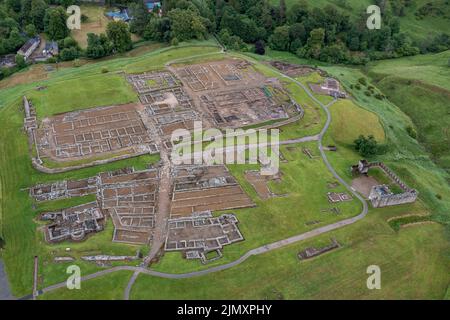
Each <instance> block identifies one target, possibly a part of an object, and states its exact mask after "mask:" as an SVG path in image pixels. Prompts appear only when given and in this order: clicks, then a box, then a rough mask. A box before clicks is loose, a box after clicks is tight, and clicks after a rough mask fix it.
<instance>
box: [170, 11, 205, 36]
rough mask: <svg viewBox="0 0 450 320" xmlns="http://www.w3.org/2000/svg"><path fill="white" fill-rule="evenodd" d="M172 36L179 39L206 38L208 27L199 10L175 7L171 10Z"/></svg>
mask: <svg viewBox="0 0 450 320" xmlns="http://www.w3.org/2000/svg"><path fill="white" fill-rule="evenodd" d="M168 16H169V19H170V25H171V38H177V39H178V40H179V41H186V40H190V39H194V38H195V39H204V38H205V35H206V27H205V25H204V24H203V21H202V19H201V17H200V16H199V15H198V13H197V12H195V11H192V10H182V9H178V8H177V9H173V10H171V11H170V12H169V15H168Z"/></svg>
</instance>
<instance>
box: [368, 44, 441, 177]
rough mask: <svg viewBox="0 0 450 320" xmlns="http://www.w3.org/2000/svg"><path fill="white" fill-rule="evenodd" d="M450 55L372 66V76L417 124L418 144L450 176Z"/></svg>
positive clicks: (426, 56) (428, 56)
mask: <svg viewBox="0 0 450 320" xmlns="http://www.w3.org/2000/svg"><path fill="white" fill-rule="evenodd" d="M449 60H450V51H446V52H442V53H439V54H434V55H423V56H416V57H410V58H402V59H396V60H390V61H379V62H375V63H371V64H370V66H369V72H368V74H369V76H370V77H371V78H372V79H373V80H374V81H376V82H377V86H378V87H379V88H380V89H381V90H382V91H383V92H384V94H386V95H387V97H388V98H389V100H391V101H392V102H394V103H395V104H396V105H397V106H399V107H400V108H401V109H402V111H403V112H405V113H406V114H407V115H408V116H409V117H410V118H411V120H412V121H413V122H414V125H415V126H416V129H417V133H418V140H419V142H420V143H421V144H422V145H423V146H424V147H425V148H426V149H427V151H428V152H429V153H430V154H431V156H432V158H433V160H434V161H435V162H436V163H437V164H438V165H439V166H440V167H442V168H444V169H445V170H447V172H449V173H450V104H449V103H448V101H449V100H450V82H449V81H448V79H450V66H449V65H448V62H449Z"/></svg>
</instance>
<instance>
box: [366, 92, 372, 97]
mask: <svg viewBox="0 0 450 320" xmlns="http://www.w3.org/2000/svg"><path fill="white" fill-rule="evenodd" d="M364 94H365V95H366V96H368V97H370V96H371V95H372V92H370V91H369V90H366V91H364Z"/></svg>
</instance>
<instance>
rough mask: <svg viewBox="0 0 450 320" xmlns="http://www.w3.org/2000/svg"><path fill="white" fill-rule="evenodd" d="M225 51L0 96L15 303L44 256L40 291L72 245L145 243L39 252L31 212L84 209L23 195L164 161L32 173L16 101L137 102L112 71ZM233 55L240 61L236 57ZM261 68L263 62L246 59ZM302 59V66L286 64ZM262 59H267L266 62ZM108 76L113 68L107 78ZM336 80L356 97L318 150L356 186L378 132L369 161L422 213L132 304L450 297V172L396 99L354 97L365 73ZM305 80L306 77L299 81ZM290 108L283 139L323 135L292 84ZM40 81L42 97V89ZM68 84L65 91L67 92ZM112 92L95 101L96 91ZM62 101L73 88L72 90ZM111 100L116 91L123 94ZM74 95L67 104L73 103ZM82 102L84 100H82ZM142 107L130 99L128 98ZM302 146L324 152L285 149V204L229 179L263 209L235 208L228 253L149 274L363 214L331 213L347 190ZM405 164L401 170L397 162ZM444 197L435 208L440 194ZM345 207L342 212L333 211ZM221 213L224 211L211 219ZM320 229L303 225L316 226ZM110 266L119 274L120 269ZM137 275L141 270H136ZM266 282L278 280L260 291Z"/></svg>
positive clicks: (168, 263)
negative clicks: (318, 250)
mask: <svg viewBox="0 0 450 320" xmlns="http://www.w3.org/2000/svg"><path fill="white" fill-rule="evenodd" d="M218 52H219V49H218V48H217V47H215V46H213V45H212V42H211V41H206V42H198V43H194V44H193V45H192V46H189V45H188V44H182V45H180V46H179V47H178V48H162V49H157V50H155V51H152V52H150V53H146V54H144V55H142V56H136V57H122V58H117V59H114V60H109V61H101V62H99V63H96V64H87V65H84V66H82V67H80V68H72V69H61V70H60V71H57V72H54V73H52V74H51V76H50V77H49V79H48V80H45V81H39V82H38V83H31V84H24V85H19V86H16V87H14V88H9V89H5V90H3V91H1V92H0V134H1V135H2V140H1V142H0V167H1V168H2V170H1V172H0V174H1V176H0V178H1V179H0V180H1V184H0V192H1V193H0V201H1V207H0V234H1V235H2V236H3V237H4V238H5V239H6V250H4V251H3V252H2V259H3V260H4V262H5V265H6V270H7V272H8V275H9V279H10V282H11V286H12V289H13V293H14V294H15V295H16V296H22V295H25V294H29V293H30V292H31V287H32V269H33V264H32V260H33V256H34V255H39V257H40V270H41V272H40V283H39V287H40V288H43V287H45V286H48V285H50V284H54V283H57V282H61V281H64V280H65V279H66V278H67V274H66V273H65V268H66V267H67V264H55V263H53V258H54V256H57V255H58V254H63V253H64V252H65V250H66V248H67V247H70V248H71V251H70V255H71V256H74V257H77V258H78V257H80V256H81V255H85V254H98V253H103V254H113V255H115V254H120V255H135V254H136V252H137V251H138V250H141V252H143V251H145V250H148V248H143V247H140V246H132V245H125V244H117V243H112V242H111V241H110V240H111V235H112V230H113V228H112V223H111V222H110V221H109V223H108V224H107V226H106V230H105V231H104V232H102V233H99V234H96V235H93V236H92V237H90V238H89V239H88V240H87V241H85V242H82V243H76V244H74V243H61V244H57V245H48V244H46V243H44V241H43V238H42V233H41V232H39V231H38V230H36V227H38V226H39V225H40V223H39V222H37V221H36V220H35V217H36V215H37V214H38V213H39V212H42V211H44V210H57V209H60V208H62V207H66V206H70V205H74V204H78V203H81V202H82V201H85V200H86V199H79V198H74V199H69V200H62V201H56V202H49V203H42V204H40V205H35V204H33V203H32V201H31V199H30V197H29V196H28V192H27V188H28V187H30V186H32V185H34V184H36V183H37V182H48V181H56V180H61V179H81V178H84V177H88V176H92V175H94V174H96V173H98V172H101V171H106V170H113V169H118V168H122V167H127V166H135V167H136V168H137V169H140V168H144V167H145V166H146V165H147V164H148V163H155V162H157V161H158V160H159V157H158V156H141V157H137V158H132V159H128V160H123V161H118V162H113V163H110V164H107V165H102V166H96V167H93V168H87V169H82V170H77V171H71V172H68V173H64V174H56V175H47V174H42V173H39V172H37V171H36V170H34V169H33V168H32V166H31V163H30V159H29V154H28V146H27V139H26V136H25V134H24V133H23V129H22V126H23V114H22V111H21V110H20V108H19V106H20V103H21V97H22V96H23V95H24V94H26V95H27V96H28V95H30V97H31V99H32V100H33V101H34V102H35V105H36V108H37V112H38V116H39V117H40V118H41V117H44V116H48V115H51V114H55V113H60V112H66V111H70V110H76V109H79V108H88V107H90V106H94V105H107V104H116V103H124V102H129V101H130V100H129V99H136V96H135V95H134V93H133V91H132V90H131V88H129V87H128V86H127V84H125V83H123V80H122V79H123V77H122V75H120V74H118V73H117V74H116V72H120V71H125V72H143V71H148V70H155V69H161V68H163V67H164V65H165V64H166V63H167V62H169V61H173V60H176V59H181V60H184V57H187V56H188V57H191V58H189V59H188V60H196V59H209V58H212V57H217V56H218ZM236 56H239V55H236ZM251 56H252V57H253V58H254V59H256V58H258V57H256V56H254V55H251ZM285 57H286V58H288V59H289V60H291V61H296V58H295V57H294V56H287V55H285ZM261 59H268V57H265V58H261ZM104 68H106V69H107V70H108V71H109V72H108V73H102V72H101V70H102V69H104ZM257 69H258V70H260V71H262V72H263V73H264V74H266V75H267V76H272V77H279V75H277V74H276V73H275V72H274V71H273V70H272V69H271V68H269V67H268V66H266V65H264V64H261V63H258V64H257ZM324 69H325V70H326V71H327V72H328V73H330V74H331V75H333V76H335V77H336V78H338V79H339V80H340V81H341V83H342V84H343V85H344V87H345V88H346V89H347V90H348V91H349V92H350V93H351V94H352V99H351V100H339V101H338V102H336V103H335V104H333V105H332V106H330V112H331V115H332V122H331V127H330V129H329V130H328V132H327V134H326V136H325V139H324V145H327V144H334V145H337V146H338V152H327V157H328V158H329V160H330V162H331V164H332V165H333V167H334V168H335V169H336V171H337V172H338V173H339V174H340V175H341V176H342V177H343V178H344V179H346V180H347V181H350V180H351V175H350V172H349V167H350V165H352V164H355V163H356V162H357V161H358V160H359V159H360V156H359V155H358V154H357V153H356V152H355V151H354V150H353V147H352V143H353V140H354V139H355V138H357V137H358V135H360V134H364V135H369V134H373V135H374V136H375V137H376V138H377V140H378V141H380V143H383V144H386V145H388V150H387V152H386V153H385V154H383V155H378V156H376V157H374V159H370V160H381V161H384V162H385V163H387V164H388V165H389V166H390V167H391V168H392V169H393V170H394V171H395V172H396V173H398V175H399V176H400V177H402V179H404V180H405V181H406V182H407V183H408V184H410V185H411V186H412V187H415V188H417V189H418V190H419V192H420V194H421V196H420V199H421V201H418V202H416V203H415V204H409V205H402V206H396V207H392V208H384V209H377V210H374V209H371V210H370V212H369V214H368V216H367V217H366V218H364V219H363V220H362V221H359V222H358V223H355V224H353V225H351V226H348V227H345V228H343V229H340V230H336V231H333V232H331V233H327V234H324V235H321V236H319V237H317V238H314V239H310V240H308V241H304V242H300V243H297V244H295V245H291V246H289V247H286V248H283V249H280V250H275V251H273V252H270V253H267V254H264V255H260V256H256V257H252V258H250V259H249V260H247V261H245V262H244V263H243V264H241V265H239V266H237V267H234V268H232V269H229V270H226V271H222V272H219V273H215V274H211V275H207V276H202V277H195V278H191V279H184V280H167V279H162V278H155V277H150V276H147V275H142V274H141V275H140V276H139V277H138V279H137V282H136V284H135V286H134V287H133V290H132V296H131V298H134V299H148V298H152V299H154V298H159V299H175V298H181V299H188V298H189V299H195V298H205V299H212V298H217V299H227V298H234V299H240V298H253V299H264V298H271V299H293V298H304V299H310V298H336V297H338V298H355V299H356V298H371V299H380V298H384V299H389V298H392V299H394V298H405V299H407V298H409V299H414V298H425V299H440V298H443V297H444V296H445V294H446V292H447V287H448V283H449V281H450V276H449V272H448V271H449V270H448V265H449V262H450V261H449V256H448V252H449V249H450V243H449V242H448V234H449V228H448V222H449V220H450V219H449V213H448V212H450V199H449V197H448V196H447V195H450V187H447V186H446V181H445V171H443V170H442V169H440V168H439V167H437V166H436V165H435V164H434V163H433V162H432V161H431V160H430V158H429V157H428V155H427V153H426V151H425V150H424V149H423V148H422V147H421V146H420V144H419V143H418V142H417V141H416V140H415V139H413V138H411V137H410V136H409V135H408V134H407V132H406V130H405V127H406V126H408V125H413V121H412V120H411V119H410V117H408V115H406V114H405V113H404V112H402V110H401V109H400V108H398V107H397V106H396V105H394V104H393V103H391V102H390V101H388V100H378V99H375V98H374V97H373V96H370V97H368V96H366V95H365V94H364V93H363V90H361V91H358V90H354V89H350V85H351V84H355V83H356V82H357V80H358V79H359V78H360V77H363V76H365V74H364V73H363V72H362V71H361V70H358V69H355V68H348V67H341V66H333V67H330V66H324ZM302 80H305V79H302ZM283 81H286V83H285V85H286V87H287V89H288V90H289V91H290V93H291V95H292V96H293V98H294V99H296V100H297V101H299V102H301V104H302V106H304V107H305V111H306V114H305V118H304V119H303V120H301V121H300V122H298V123H294V124H291V125H289V126H285V127H283V128H282V138H283V139H284V140H286V139H291V138H299V137H302V136H306V135H312V134H317V133H319V132H320V130H321V128H322V127H323V125H324V123H325V120H326V115H325V113H324V111H323V110H322V109H321V108H320V107H319V106H318V105H317V104H316V103H315V102H314V101H313V100H312V99H311V98H310V97H309V96H307V94H306V93H305V92H304V91H303V90H302V89H301V88H299V87H298V86H296V85H295V84H294V83H292V82H290V81H288V80H287V79H284V80H283ZM37 85H40V86H45V87H46V89H44V90H41V91H36V90H35V87H36V86H37ZM68 86H69V87H70V89H71V91H72V92H71V93H68V92H67V93H66V92H64V90H63V88H67V87H68ZM104 90H106V91H108V90H110V91H108V94H101V92H102V91H104ZM66 91H68V90H66ZM116 91H117V92H116ZM66 94H68V95H69V96H70V97H72V99H75V97H78V99H79V100H75V101H74V100H71V99H69V100H66V99H65V96H66ZM86 95H87V96H86ZM131 101H135V100H131ZM303 148H308V149H309V150H310V151H311V153H312V154H313V155H316V156H318V155H319V150H318V147H317V143H316V142H308V143H302V144H295V145H286V146H281V153H282V154H283V157H284V158H285V159H286V160H287V161H286V162H284V161H282V162H280V171H281V180H280V181H271V182H270V183H269V188H270V190H271V191H272V192H273V193H274V194H276V195H277V196H275V197H273V198H270V199H268V200H261V199H260V198H259V197H258V195H257V194H256V192H255V190H254V189H253V187H252V186H251V185H250V183H249V182H248V181H247V180H246V178H245V171H246V170H250V169H258V166H256V165H244V166H242V165H230V166H229V170H230V171H231V173H232V174H233V175H234V176H235V177H236V179H237V180H238V181H239V183H240V184H241V185H242V188H243V189H244V190H245V191H246V192H247V194H248V195H249V196H250V197H251V198H252V200H253V201H254V202H255V203H256V204H257V206H256V207H255V208H247V209H240V210H233V212H234V213H235V214H236V216H237V218H238V219H239V228H240V230H241V232H242V234H243V235H244V238H245V241H243V242H240V243H237V244H234V245H232V246H227V247H225V249H224V257H223V258H222V259H220V260H218V261H215V262H213V263H211V264H208V265H207V266H204V265H202V264H201V263H200V262H197V261H186V260H183V259H182V257H181V254H180V253H177V252H175V253H167V254H165V255H164V256H163V258H162V259H161V260H160V262H159V263H157V264H155V265H153V266H152V268H153V269H155V270H158V271H162V272H169V273H184V272H189V271H196V270H201V269H204V268H210V267H212V266H215V265H220V264H224V263H227V262H230V261H233V260H235V259H237V258H239V257H240V256H242V255H243V254H244V253H245V252H247V251H248V250H250V249H253V248H255V247H258V246H262V245H264V244H267V243H271V242H274V241H277V240H281V239H285V238H288V237H290V236H293V235H296V234H299V233H303V232H305V231H308V230H312V229H315V228H317V227H320V226H323V225H327V224H330V223H332V222H335V221H339V220H342V219H344V218H347V217H351V216H355V215H357V214H358V213H360V211H361V204H360V203H359V202H358V201H357V200H355V199H354V200H353V201H350V202H342V203H338V204H330V203H329V202H328V200H327V197H326V193H327V192H346V190H345V188H344V187H343V186H338V187H336V188H334V189H330V187H329V183H330V182H334V178H333V177H332V175H331V173H330V172H329V171H328V170H327V168H326V166H325V164H324V162H323V160H322V159H321V158H320V157H314V158H312V159H311V158H309V157H308V156H307V155H306V154H305V153H304V152H303ZM399 160H401V161H399ZM438 193H441V194H442V195H443V197H442V198H441V199H438V198H437V197H436V195H437V194H438ZM331 207H338V208H339V209H340V214H337V215H336V214H333V213H331V212H330V211H329V209H331ZM425 213H431V214H432V219H433V220H434V221H438V222H440V224H438V223H432V224H424V225H417V226H413V227H408V228H401V229H400V231H399V232H395V231H394V230H393V229H392V228H391V227H390V226H389V224H388V222H387V219H389V218H390V217H397V216H402V215H406V214H425ZM215 214H217V215H218V214H221V212H215ZM315 220H317V221H319V222H318V223H316V224H313V225H311V224H309V222H311V221H315ZM330 237H335V238H336V239H337V240H338V241H339V243H340V244H341V245H342V248H340V249H337V250H335V251H332V252H330V253H327V254H325V255H322V256H320V257H317V258H315V259H312V260H309V261H302V262H300V261H299V260H298V258H297V256H296V255H297V253H298V252H299V251H300V250H303V249H305V248H306V247H309V246H323V245H326V244H328V243H329V241H330ZM77 264H79V265H80V267H81V269H82V274H83V275H87V274H89V273H92V272H95V271H98V270H101V268H100V267H98V266H96V265H95V264H90V263H80V262H79V261H77ZM371 264H378V265H380V267H381V269H382V272H383V285H382V288H383V289H382V290H380V291H377V290H374V291H370V290H367V288H366V279H367V274H366V268H367V266H368V265H371ZM114 265H116V264H113V266H114ZM130 265H133V263H130ZM130 276H131V272H129V271H120V272H117V273H113V274H110V275H107V276H104V277H100V278H97V279H95V280H90V281H87V282H83V283H82V290H80V291H76V290H75V291H69V290H66V289H59V290H56V291H54V292H51V293H48V294H45V295H44V296H42V298H43V299H75V298H76V299H100V298H101V299H121V298H122V297H123V291H124V289H125V287H126V284H127V282H128V280H129V278H130ZM262 279H269V280H270V281H262Z"/></svg>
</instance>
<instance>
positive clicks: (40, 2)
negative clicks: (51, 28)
mask: <svg viewBox="0 0 450 320" xmlns="http://www.w3.org/2000/svg"><path fill="white" fill-rule="evenodd" d="M47 7H48V6H47V3H46V2H45V1H44V0H32V1H31V10H30V18H31V23H32V24H33V25H34V26H35V27H36V29H37V30H38V31H43V30H44V17H45V11H46V9H47Z"/></svg>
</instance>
